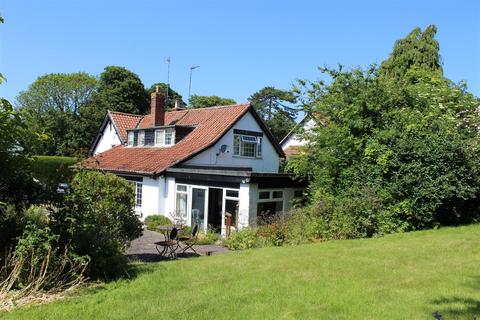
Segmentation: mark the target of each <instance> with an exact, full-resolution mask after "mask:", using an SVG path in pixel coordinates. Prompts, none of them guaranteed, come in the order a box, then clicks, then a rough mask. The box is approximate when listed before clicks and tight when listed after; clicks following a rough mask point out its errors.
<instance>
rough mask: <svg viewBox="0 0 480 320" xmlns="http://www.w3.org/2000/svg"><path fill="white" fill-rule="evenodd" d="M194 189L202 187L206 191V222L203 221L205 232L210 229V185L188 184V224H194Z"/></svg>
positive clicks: (204, 214) (204, 215)
mask: <svg viewBox="0 0 480 320" xmlns="http://www.w3.org/2000/svg"><path fill="white" fill-rule="evenodd" d="M193 189H201V190H204V191H205V204H204V209H203V211H204V213H203V217H204V222H203V225H204V226H203V229H204V230H203V231H205V233H206V232H207V231H208V187H204V186H197V185H188V201H187V203H188V204H187V219H188V224H189V225H190V226H191V227H193V226H192V200H193V196H192V194H193V192H192V191H193Z"/></svg>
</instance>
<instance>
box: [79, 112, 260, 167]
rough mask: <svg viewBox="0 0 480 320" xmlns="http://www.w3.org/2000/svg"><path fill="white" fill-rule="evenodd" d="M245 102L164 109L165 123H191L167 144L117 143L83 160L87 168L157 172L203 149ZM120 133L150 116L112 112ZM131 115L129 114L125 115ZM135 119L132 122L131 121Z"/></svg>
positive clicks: (146, 124) (145, 123) (149, 122)
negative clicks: (183, 133) (189, 129)
mask: <svg viewBox="0 0 480 320" xmlns="http://www.w3.org/2000/svg"><path fill="white" fill-rule="evenodd" d="M249 107H250V105H249V104H238V105H231V106H224V107H211V108H204V109H188V110H182V111H170V112H166V113H165V125H172V124H176V125H185V126H195V129H194V130H193V131H192V132H191V133H190V134H188V135H187V136H186V137H185V138H184V139H182V140H181V141H180V142H178V143H176V144H175V145H173V146H170V147H153V146H151V147H126V146H123V145H121V146H117V147H114V148H112V149H110V150H107V151H105V152H103V153H100V154H98V155H96V156H94V157H90V158H88V159H87V160H85V161H84V162H83V165H84V166H86V167H88V168H98V169H104V170H110V171H117V172H132V173H144V174H156V173H161V172H162V171H164V170H165V169H167V168H168V167H170V166H172V165H175V164H177V163H179V162H181V161H184V160H186V159H187V158H189V157H191V156H193V155H195V154H197V153H198V152H200V151H202V150H204V149H206V148H207V147H209V146H211V145H212V144H213V143H215V142H216V141H217V140H218V139H219V138H221V137H222V136H223V135H224V134H225V133H226V132H227V131H228V130H229V129H230V128H231V126H232V125H233V124H234V123H235V122H236V121H237V120H238V119H240V118H241V117H242V116H243V115H244V114H245V113H246V112H247V111H248V110H249ZM111 114H112V116H113V117H112V118H113V119H114V121H119V122H118V123H116V125H117V127H118V129H119V130H121V132H120V134H121V135H123V136H124V137H125V139H126V135H127V133H126V129H133V128H148V127H151V126H152V117H151V116H150V115H146V116H140V117H139V116H133V115H128V114H119V113H114V112H112V113H111ZM129 116H132V117H129ZM135 121H136V123H135Z"/></svg>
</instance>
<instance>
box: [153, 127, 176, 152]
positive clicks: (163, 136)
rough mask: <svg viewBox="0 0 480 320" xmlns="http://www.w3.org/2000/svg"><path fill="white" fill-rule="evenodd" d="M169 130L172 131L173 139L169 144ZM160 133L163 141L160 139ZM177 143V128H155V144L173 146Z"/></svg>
mask: <svg viewBox="0 0 480 320" xmlns="http://www.w3.org/2000/svg"><path fill="white" fill-rule="evenodd" d="M167 131H169V132H171V133H172V140H171V141H170V143H169V144H166V143H165V139H166V137H167ZM158 134H160V136H161V137H162V139H161V140H162V141H161V142H160V141H158ZM174 144H175V128H165V129H157V130H155V145H156V146H159V147H167V146H172V145H174Z"/></svg>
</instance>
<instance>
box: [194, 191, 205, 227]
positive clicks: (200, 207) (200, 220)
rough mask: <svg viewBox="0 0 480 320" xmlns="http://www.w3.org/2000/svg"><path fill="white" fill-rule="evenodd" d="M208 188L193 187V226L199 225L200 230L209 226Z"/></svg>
mask: <svg viewBox="0 0 480 320" xmlns="http://www.w3.org/2000/svg"><path fill="white" fill-rule="evenodd" d="M206 207H207V188H197V187H192V202H191V209H190V213H191V214H190V217H191V226H192V227H193V226H194V225H196V224H197V225H198V227H199V229H200V230H205V231H206V228H207V224H206V221H207V214H206V210H205V209H206Z"/></svg>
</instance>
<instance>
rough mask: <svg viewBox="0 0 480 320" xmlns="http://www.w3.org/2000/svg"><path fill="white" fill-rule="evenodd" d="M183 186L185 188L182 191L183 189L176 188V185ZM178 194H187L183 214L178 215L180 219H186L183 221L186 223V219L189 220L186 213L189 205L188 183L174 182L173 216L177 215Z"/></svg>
mask: <svg viewBox="0 0 480 320" xmlns="http://www.w3.org/2000/svg"><path fill="white" fill-rule="evenodd" d="M180 186H181V187H185V188H186V190H185V191H183V190H178V187H180ZM178 194H185V195H186V196H187V203H186V208H185V216H183V215H182V216H180V217H181V218H182V219H185V220H186V221H184V222H185V223H187V224H188V221H189V214H188V211H189V206H190V198H191V196H190V188H189V186H188V185H186V184H183V183H176V184H175V201H174V208H175V213H174V214H175V216H176V215H177V209H178V208H177V195H178Z"/></svg>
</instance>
